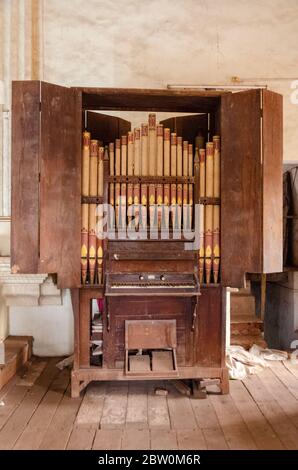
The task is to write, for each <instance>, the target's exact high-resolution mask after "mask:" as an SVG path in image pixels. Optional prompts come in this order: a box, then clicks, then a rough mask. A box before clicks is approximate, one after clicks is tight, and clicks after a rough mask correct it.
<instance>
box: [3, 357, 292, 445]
mask: <svg viewBox="0 0 298 470" xmlns="http://www.w3.org/2000/svg"><path fill="white" fill-rule="evenodd" d="M57 361H58V359H49V360H44V359H37V358H34V359H33V360H32V364H31V366H30V367H29V369H28V370H27V371H26V373H25V375H24V376H23V377H22V378H20V377H15V378H14V379H13V380H12V381H11V382H10V383H8V384H7V385H6V386H5V387H4V388H3V389H2V390H1V391H0V449H91V448H93V449H98V450H100V449H105V450H107V449H298V366H293V365H291V364H290V363H288V362H287V363H275V364H273V365H272V366H271V367H268V369H266V370H265V371H263V372H262V373H261V374H259V375H254V376H250V377H249V378H247V379H245V380H243V381H230V395H226V396H221V395H209V396H208V398H207V399H206V400H195V399H189V398H188V397H185V396H182V395H180V394H179V393H178V392H177V391H176V390H175V389H174V387H173V386H172V385H171V384H170V383H169V382H167V383H164V384H163V385H164V386H166V387H167V388H168V390H169V394H168V396H167V397H163V396H156V395H155V394H154V388H155V387H156V385H157V383H150V382H148V383H139V382H130V383H116V382H109V383H94V384H90V385H89V387H88V389H87V391H86V393H85V394H84V396H82V397H80V398H78V399H77V398H76V399H71V398H70V395H69V371H68V370H63V371H60V370H58V369H57V368H56V367H55V364H56V363H57ZM158 384H159V385H161V384H160V382H159V383H158Z"/></svg>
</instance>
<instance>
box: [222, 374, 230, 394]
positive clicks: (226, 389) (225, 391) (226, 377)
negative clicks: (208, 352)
mask: <svg viewBox="0 0 298 470" xmlns="http://www.w3.org/2000/svg"><path fill="white" fill-rule="evenodd" d="M220 388H221V393H222V395H227V394H228V393H229V371H228V369H223V370H222V376H221V381H220Z"/></svg>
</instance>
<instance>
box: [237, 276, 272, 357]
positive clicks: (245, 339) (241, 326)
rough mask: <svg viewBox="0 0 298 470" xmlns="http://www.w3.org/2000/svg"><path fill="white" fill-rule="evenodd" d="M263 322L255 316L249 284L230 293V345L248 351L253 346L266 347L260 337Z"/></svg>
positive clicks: (261, 336)
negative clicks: (241, 347)
mask: <svg viewBox="0 0 298 470" xmlns="http://www.w3.org/2000/svg"><path fill="white" fill-rule="evenodd" d="M262 332H263V320H261V319H260V318H259V317H257V315H256V304H255V297H254V296H253V295H252V293H251V290H250V284H249V283H248V284H247V287H246V288H244V289H239V291H238V292H232V293H231V345H232V346H236V345H237V346H243V347H244V348H245V349H249V348H250V347H251V346H252V345H253V344H257V345H258V346H260V347H264V348H265V347H267V344H266V341H265V340H264V338H263V335H262Z"/></svg>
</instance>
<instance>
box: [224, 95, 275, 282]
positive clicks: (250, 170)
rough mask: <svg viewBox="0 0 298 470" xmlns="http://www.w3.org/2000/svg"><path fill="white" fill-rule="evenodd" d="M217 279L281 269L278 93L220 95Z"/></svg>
mask: <svg viewBox="0 0 298 470" xmlns="http://www.w3.org/2000/svg"><path fill="white" fill-rule="evenodd" d="M221 136H222V160H221V161H222V163H221V170H222V171H221V220H222V222H221V251H222V264H221V276H222V277H221V278H222V284H223V285H225V286H231V287H241V286H243V284H244V278H245V273H261V272H265V273H270V272H279V271H281V270H282V97H281V96H280V95H278V94H276V93H272V92H268V91H265V90H249V91H245V92H240V93H233V94H228V95H226V96H223V97H222V105H221Z"/></svg>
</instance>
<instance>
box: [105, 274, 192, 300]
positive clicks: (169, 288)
mask: <svg viewBox="0 0 298 470" xmlns="http://www.w3.org/2000/svg"><path fill="white" fill-rule="evenodd" d="M199 292H200V289H199V282H198V278H197V276H196V274H193V273H171V272H166V273H160V272H146V273H125V274H121V273H107V275H106V290H105V293H106V295H107V296H125V295H133V296H138V295H140V296H142V295H146V296H150V295H158V296H163V295H166V296H169V295H170V296H172V295H173V296H181V297H192V296H198V295H199Z"/></svg>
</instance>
